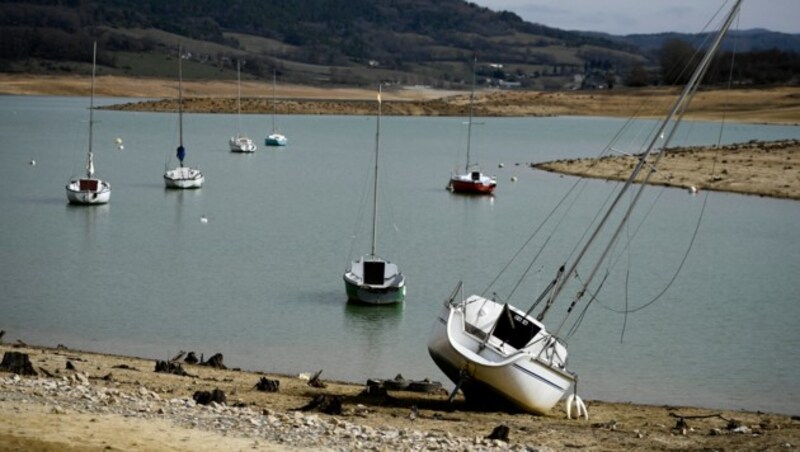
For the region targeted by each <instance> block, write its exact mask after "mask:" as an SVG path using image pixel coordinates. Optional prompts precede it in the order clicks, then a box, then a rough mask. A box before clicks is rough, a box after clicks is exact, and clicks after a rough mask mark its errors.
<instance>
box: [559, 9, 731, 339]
mask: <svg viewBox="0 0 800 452" xmlns="http://www.w3.org/2000/svg"><path fill="white" fill-rule="evenodd" d="M740 6H741V0H737V1H736V3H735V5H734V7H733V8H732V9H731V11H730V12H729V13H728V15H727V16H726V17H725V21H724V23H723V25H722V27H721V28H720V31H719V32H718V33H717V34H716V37H715V38H714V42H713V44H712V45H711V48H710V49H709V51H708V52H706V54H705V55H704V57H703V59H702V61H701V62H700V64H699V66H698V67H697V69H696V70H695V71H694V73H693V74H692V77H691V79H690V80H689V82H688V83H687V85H686V86H685V87H684V89H683V92H682V93H681V96H680V97H679V98H678V100H677V101H676V103H675V105H674V106H673V107H672V109H671V110H670V112H669V114H667V116H666V119H665V120H664V121H663V123H662V125H661V127H660V128H659V131H658V132H657V133H656V137H654V139H653V141H652V142H651V143H650V145H648V147H647V150H646V151H645V152H644V153H643V154H642V157H641V160H640V162H639V164H638V165H637V166H636V168H635V169H634V170H633V172H632V173H631V175H630V176H629V177H628V179H627V180H626V181H625V186H624V188H623V189H622V190H621V191H620V193H619V194H618V195H617V197H616V198H615V199H614V202H613V203H612V206H611V208H610V209H609V210H608V211H607V212H606V214H605V215H604V217H603V219H602V220H601V221H600V224H598V226H597V227H596V228H595V230H594V232H593V233H592V236H591V237H590V239H589V241H588V242H587V243H586V244H585V245H584V247H583V248H582V249H581V252H580V254H579V255H578V258H577V259H576V260H575V261H574V262H573V263H572V264H571V266H570V269H569V270H568V271H567V278H569V277H570V275H572V274H573V273H574V272H575V270H576V269H577V266H578V264H579V263H580V261H581V260H582V259H583V256H585V253H586V252H587V251H588V249H589V247H590V246H591V244H592V242H593V241H594V239H595V238H596V237H597V235H598V234H599V233H600V230H601V229H603V228H604V226H605V225H606V223H607V220H608V219H609V217H610V214H611V212H612V211H613V209H614V207H615V206H616V204H617V203H618V201H619V200H620V199H621V198H622V195H623V194H624V192H625V191H626V190H627V189H628V188H629V187H630V185H631V184H632V183H633V181H634V180H635V179H636V177H637V176H638V175H639V173H640V172H641V170H642V167H643V166H644V161H645V160H646V159H647V157H648V156H649V155H650V154H651V153H652V151H653V147H654V146H655V140H656V139H658V138H659V135H661V133H662V131H665V130H666V129H667V128H668V127H667V126H668V125H669V124H668V123H669V121H670V119H671V118H674V117H675V116H676V114H678V113H679V112H680V115H679V116H678V118H679V119H678V121H677V122H676V123H675V124H676V125H675V126H673V127H672V128H671V129H670V131H669V135H668V136H667V138H666V140H665V141H664V146H666V145H667V144H668V143H669V142H670V140H671V139H672V136H673V135H674V133H675V129H676V128H677V124H680V119H682V118H683V115H684V114H685V112H686V109H687V108H688V104H689V102H690V100H691V99H692V97H693V95H694V93H695V92H696V91H697V87H698V85H699V82H700V81H701V80H702V78H703V76H704V75H705V74H706V72H707V70H708V67H709V63H710V62H711V59H712V58H713V56H714V55H715V54H716V53H717V50H719V46H720V44H721V42H722V39H723V38H724V37H725V34H726V33H727V31H728V29H729V28H730V25H731V23H732V22H733V19H734V17H735V15H736V14H738V12H739V7H740ZM662 155H663V153H659V154H658V155H657V156H656V162H655V164H654V165H655V166H657V163H658V160H659V159H660V158H661V156H662ZM652 174H653V172H652V171H651V172H649V173H647V174H645V177H644V179H643V180H642V182H641V186H640V187H639V189H638V190H637V191H636V195H635V196H634V202H633V203H632V204H631V205H630V206H629V207H628V209H626V210H625V213H624V215H623V217H622V220H621V221H620V223H618V224H617V226H616V227H615V228H614V229H613V231H612V236H611V238H610V239H609V242H608V243H607V244H606V246H605V247H604V248H603V249H602V251H601V254H600V257H599V259H598V260H597V262H596V263H595V265H594V266H593V267H592V270H591V272H590V273H589V277H588V278H587V280H586V281H587V282H586V284H584V285H583V286H582V288H581V290H580V292H579V294H578V297H577V298H576V300H574V301H573V302H572V304H571V305H570V308H569V309H568V310H567V316H568V315H569V314H570V312H571V311H572V307H573V306H574V305H575V303H576V302H577V301H578V299H580V297H581V296H582V295H583V292H584V291H585V290H586V289H587V286H588V284H589V283H591V281H592V279H594V277H595V275H596V273H597V271H598V270H600V266H601V264H602V263H603V261H604V260H605V259H606V257H607V256H608V252H609V251H610V249H611V247H612V245H613V244H614V242H615V241H616V240H617V237H618V236H619V233H620V229H621V227H622V226H623V225H624V223H625V222H627V219H628V218H629V216H630V214H631V209H632V208H633V206H634V205H635V204H636V203H637V202H638V200H639V198H640V197H641V195H642V193H643V191H644V189H645V187H646V186H647V183H648V181H649V178H650V176H651V175H652ZM563 288H564V284H560V285H559V286H557V287H556V288H555V289H554V295H555V296H558V295H559V293H560V292H561V290H563ZM566 320H567V318H566V316H565V318H564V319H563V320H562V322H561V324H560V325H559V327H558V329H557V330H556V335H557V334H558V332H559V331H560V330H561V328H562V327H563V326H564V324H565V323H566Z"/></svg>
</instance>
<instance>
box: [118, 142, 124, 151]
mask: <svg viewBox="0 0 800 452" xmlns="http://www.w3.org/2000/svg"><path fill="white" fill-rule="evenodd" d="M117 148H118V149H119V150H120V151H122V150H124V149H125V146H123V145H121V144H120V145H119V146H117Z"/></svg>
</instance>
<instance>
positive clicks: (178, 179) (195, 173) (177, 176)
mask: <svg viewBox="0 0 800 452" xmlns="http://www.w3.org/2000/svg"><path fill="white" fill-rule="evenodd" d="M205 180H206V179H205V176H203V173H201V172H200V170H197V169H194V168H187V167H184V166H179V167H177V168H175V169H172V170H169V171H167V172H166V173H164V183H165V184H166V186H167V188H200V187H202V186H203V182H205Z"/></svg>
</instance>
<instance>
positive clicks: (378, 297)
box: [343, 256, 406, 305]
mask: <svg viewBox="0 0 800 452" xmlns="http://www.w3.org/2000/svg"><path fill="white" fill-rule="evenodd" d="M343 278H344V285H345V290H346V291H347V299H348V300H349V301H350V302H353V303H360V304H371V305H382V304H395V303H402V302H403V301H404V300H405V298H406V279H405V277H404V276H403V274H402V273H400V270H399V269H398V268H397V265H396V264H393V263H391V262H389V261H385V260H383V259H381V258H378V257H377V256H362V257H361V258H360V259H357V260H355V261H353V262H352V263H351V264H350V268H349V269H348V270H347V271H346V272H345V273H344V277H343Z"/></svg>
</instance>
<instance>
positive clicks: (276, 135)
mask: <svg viewBox="0 0 800 452" xmlns="http://www.w3.org/2000/svg"><path fill="white" fill-rule="evenodd" d="M276 109H277V107H276V104H275V72H274V71H273V72H272V133H270V134H269V135H267V138H265V139H264V144H266V145H267V146H286V143H287V142H288V140H287V139H286V136H285V135H283V134H281V133H280V132H278V126H277V125H276V124H275V115H276V114H277V112H276Z"/></svg>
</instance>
